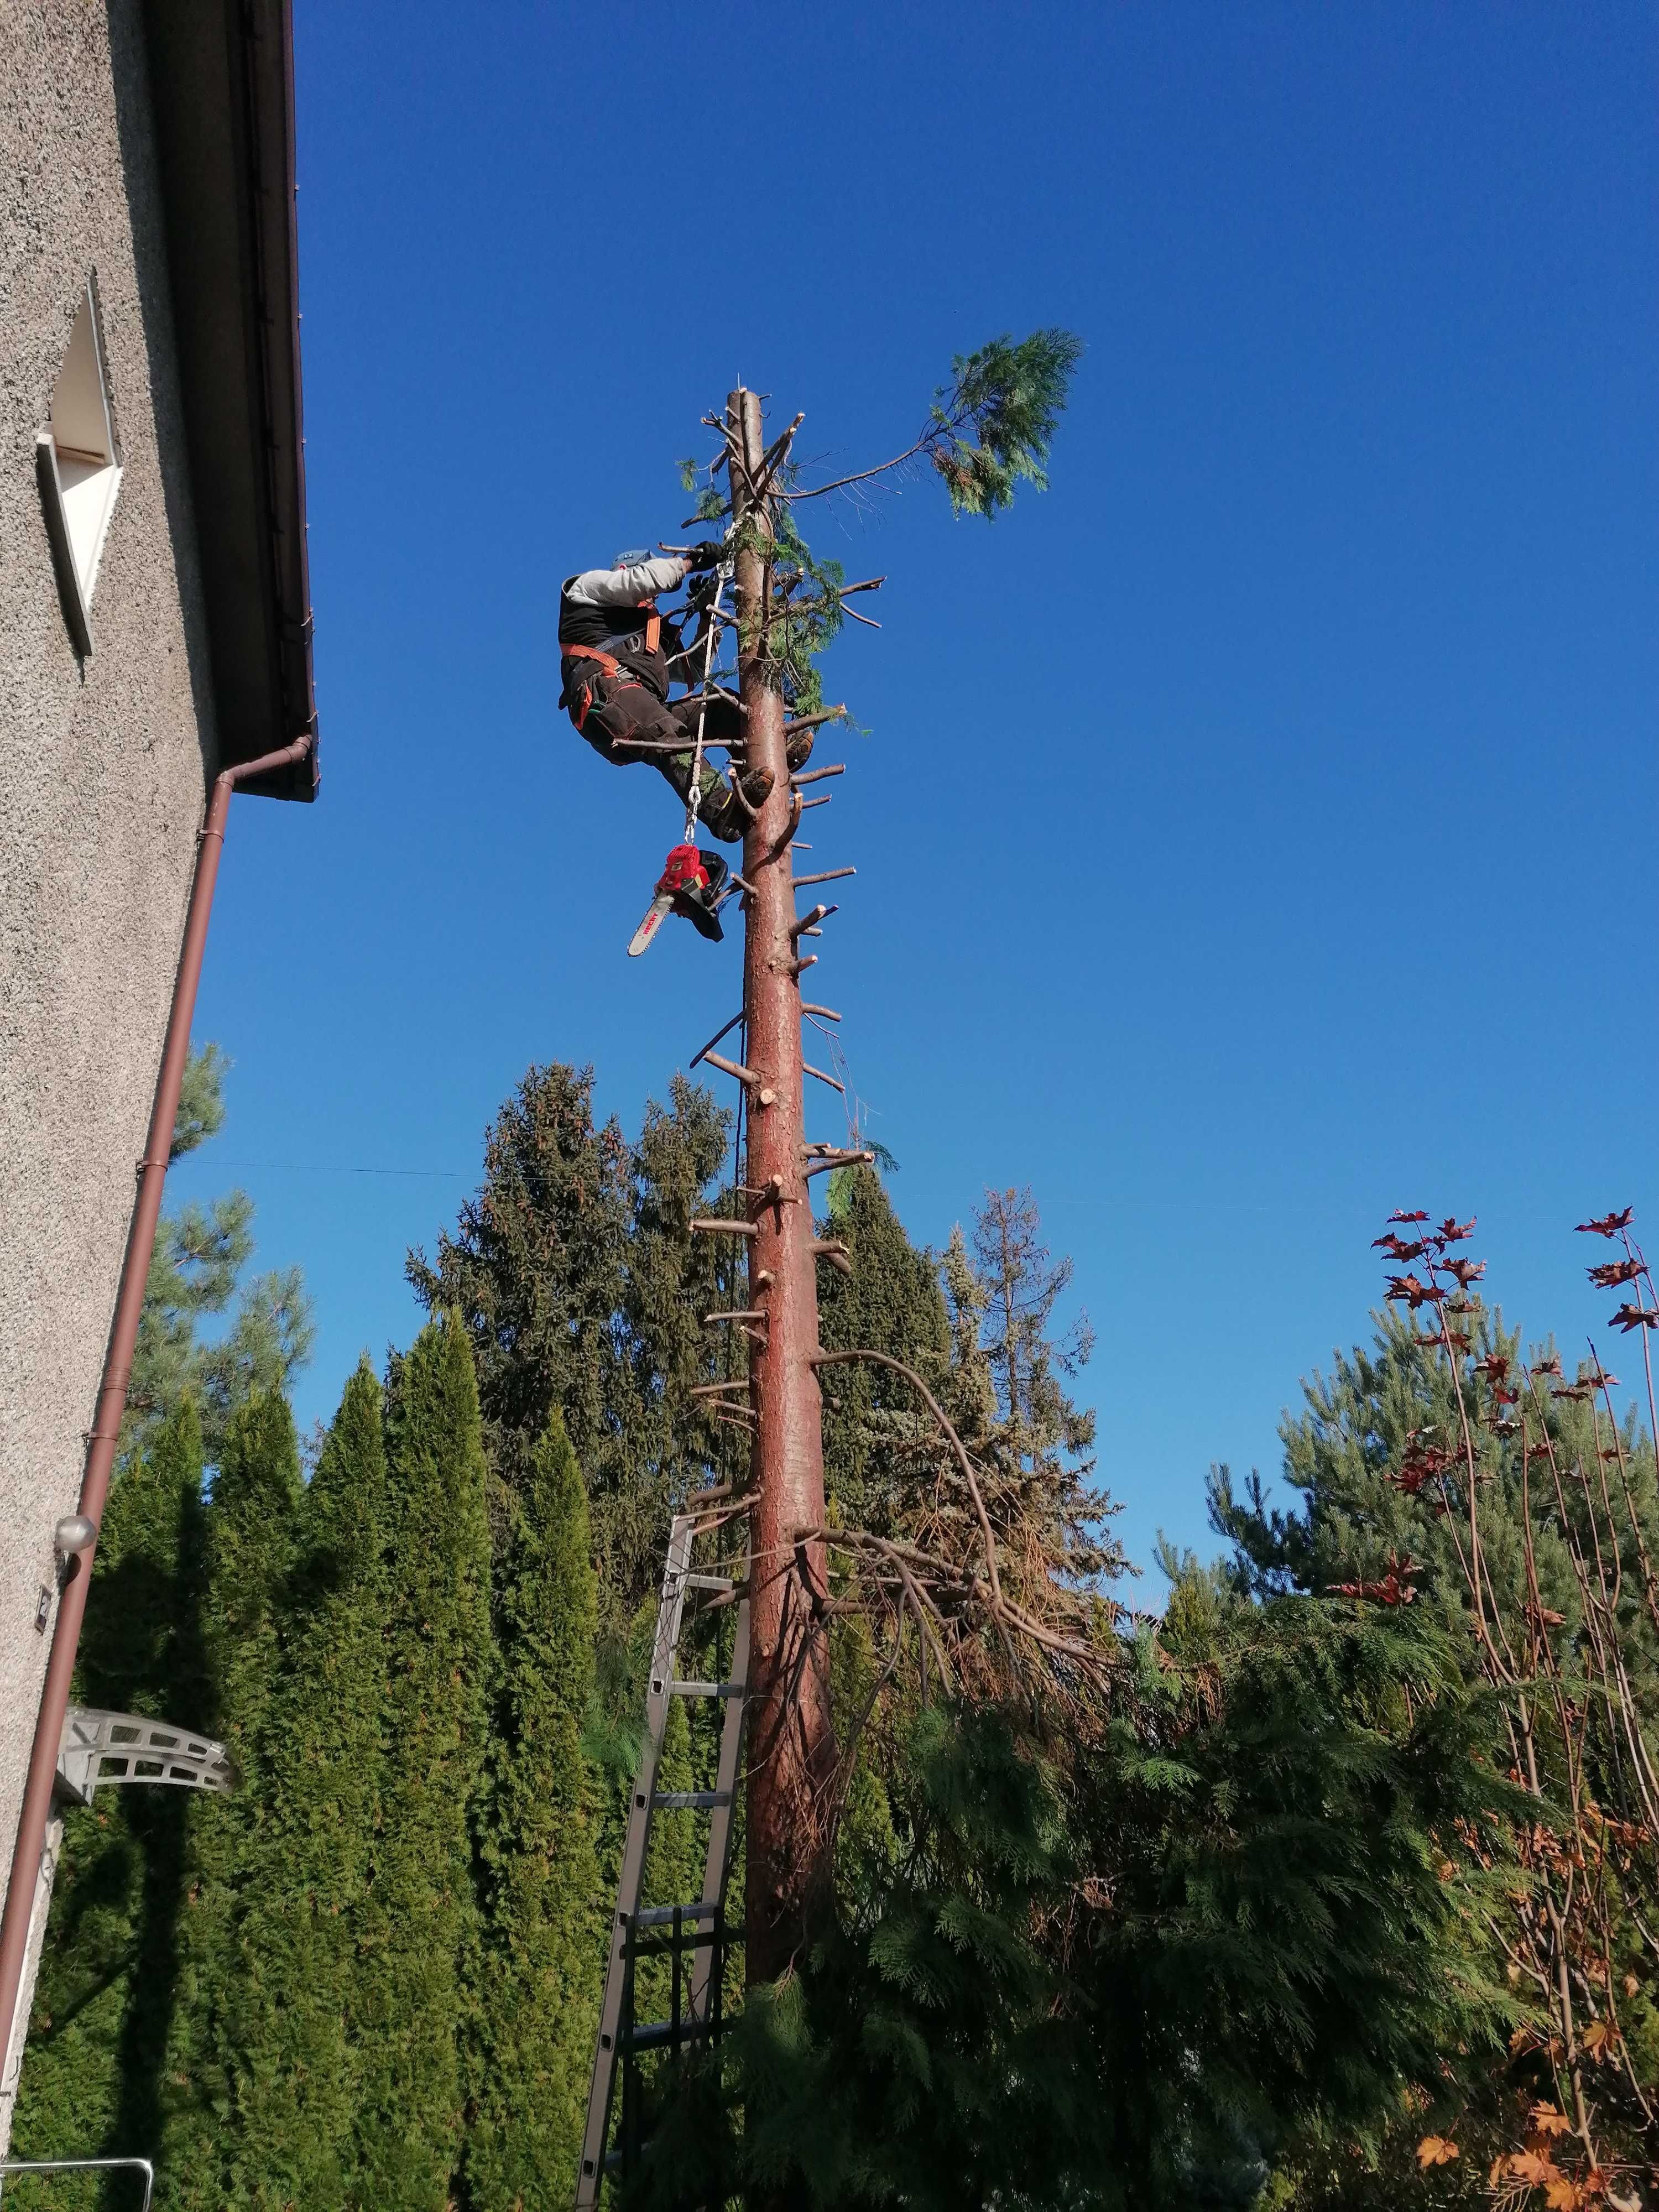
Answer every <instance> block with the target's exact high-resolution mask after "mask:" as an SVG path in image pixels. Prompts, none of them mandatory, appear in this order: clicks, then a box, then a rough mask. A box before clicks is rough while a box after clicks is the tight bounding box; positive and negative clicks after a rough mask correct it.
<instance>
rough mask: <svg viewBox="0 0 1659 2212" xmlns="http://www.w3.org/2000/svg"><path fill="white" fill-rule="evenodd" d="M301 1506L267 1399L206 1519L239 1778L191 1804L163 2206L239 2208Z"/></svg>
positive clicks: (206, 1627)
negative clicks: (252, 1976) (256, 1919)
mask: <svg viewBox="0 0 1659 2212" xmlns="http://www.w3.org/2000/svg"><path fill="white" fill-rule="evenodd" d="M300 1501H301V1481H300V1455H299V1447H298V1444H297V1442H296V1439H295V1433H294V1417H293V1415H292V1413H290V1412H289V1407H288V1401H286V1399H284V1398H283V1397H281V1396H280V1395H277V1394H276V1393H275V1392H256V1393H255V1394H254V1395H252V1397H250V1398H249V1399H248V1400H247V1401H246V1403H245V1404H244V1405H243V1406H242V1407H240V1409H239V1410H238V1411H237V1412H236V1413H234V1415H233V1416H232V1418H231V1421H230V1425H229V1427H228V1431H227V1433H226V1437H225V1442H224V1445H223V1449H222V1452H221V1455H220V1461H219V1467H218V1472H217V1474H216V1478H215V1480H214V1485H213V1491H212V1495H211V1498H210V1501H209V1504H208V1509H207V1513H206V1516H205V1527H206V1543H205V1553H204V1559H205V1583H204V1601H203V1650H204V1662H205V1667H206V1676H207V1683H206V1702H207V1705H208V1711H207V1712H206V1713H205V1714H204V1723H203V1724H204V1725H205V1726H206V1727H207V1728H208V1729H210V1730H211V1732H212V1733H213V1734H215V1735H218V1736H220V1737H222V1739H223V1741H224V1742H225V1743H226V1745H227V1747H228V1749H229V1752H230V1754H231V1757H232V1759H233V1760H234V1764H235V1767H236V1783H235V1787H234V1790H232V1791H231V1792H230V1794H229V1795H228V1796H222V1797H200V1798H197V1799H194V1800H192V1802H191V1806H190V1808H189V1810H190V1820H189V1832H188V1847H187V1850H186V1855H185V1859H186V1864H185V1906H184V1911H183V1915H182V1919H181V1923H180V1941H179V1978H178V2003H177V2011H176V2014H175V2017H174V2024H173V2035H172V2037H171V2039H170V2041H169V2045H168V2052H167V2075H168V2101H169V2103H170V2105H171V2106H172V2110H171V2112H170V2114H169V2117H168V2119H167V2124H166V2127H165V2130H164V2135H163V2160H162V2163H163V2166H164V2168H165V2173H164V2177H163V2178H161V2181H160V2186H161V2197H160V2200H159V2201H160V2202H161V2203H163V2204H164V2205H167V2206H168V2207H172V2206H178V2207H180V2208H185V2207H190V2208H192V2212H193V2208H196V2207H202V2208H207V2207H213V2208H220V2207H222V2206H223V2205H225V2204H226V2203H234V2202H236V2201H237V2198H236V2195H235V2191H236V2188H237V2186H238V2182H237V2158H238V2152H239V2149H240V2114H239V2105H238V2093H239V2085H238V2072H239V2061H238V2042H239V2033H238V2028H237V2019H238V2015H239V2013H240V2008H241V2006H242V2003H243V2002H244V2000H243V1997H242V1994H241V1978H242V1976H243V1975H244V1973H245V1972H246V1957H245V1954H244V1947H243V1933H244V1923H245V1920H246V1914H247V1912H248V1910H249V1909H250V1905H252V1907H253V1908H254V1909H257V1908H258V1905H259V1903H260V1901H261V1900H260V1899H259V1898H258V1893H257V1884H258V1879H259V1876H260V1875H261V1873H262V1871H263V1854H264V1845H265V1842H266V1838H267V1836H268V1833H269V1828H270V1813H271V1805H272V1799H273V1794H274V1792H273V1778H272V1771H271V1764H270V1725H269V1723H270V1713H271V1707H272V1700H273V1695H274V1687H275V1684H276V1680H277V1674H278V1668H279V1662H280V1650H281V1647H280V1621H281V1616H282V1608H283V1597H284V1593H285V1587H286V1583H287V1580H288V1576H289V1570H290V1567H291V1565H292V1562H293V1558H294V1547H295V1537H296V1534H297V1524H298V1519H299V1510H300Z"/></svg>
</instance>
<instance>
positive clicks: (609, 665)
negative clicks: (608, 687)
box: [559, 645, 622, 676]
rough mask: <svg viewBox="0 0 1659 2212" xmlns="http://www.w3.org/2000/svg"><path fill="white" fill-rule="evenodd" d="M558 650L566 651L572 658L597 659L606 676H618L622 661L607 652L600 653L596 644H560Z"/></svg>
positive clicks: (620, 672)
mask: <svg viewBox="0 0 1659 2212" xmlns="http://www.w3.org/2000/svg"><path fill="white" fill-rule="evenodd" d="M559 651H560V652H561V653H568V655H569V656H570V658H571V659H573V660H597V661H598V662H599V665H600V667H601V668H603V669H604V671H605V674H606V675H607V676H620V675H621V674H622V663H621V661H620V660H618V659H616V658H615V656H614V655H613V654H611V653H601V652H600V651H599V647H598V646H596V645H561V646H560V647H559Z"/></svg>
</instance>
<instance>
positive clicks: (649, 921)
mask: <svg viewBox="0 0 1659 2212" xmlns="http://www.w3.org/2000/svg"><path fill="white" fill-rule="evenodd" d="M673 905H674V896H673V893H672V892H671V891H659V892H658V894H657V896H656V897H655V898H653V900H652V902H651V903H650V905H649V906H648V907H647V908H646V910H645V916H644V919H643V920H642V921H641V923H640V926H639V927H638V928H637V929H636V930H635V932H634V935H633V938H632V940H631V941H630V943H629V947H628V957H629V959H630V960H636V959H638V957H639V956H640V954H641V952H648V951H650V950H651V947H652V945H653V942H654V940H655V939H656V934H657V932H658V931H659V929H660V928H661V927H662V923H663V916H664V915H665V914H669V913H671V911H672V909H673Z"/></svg>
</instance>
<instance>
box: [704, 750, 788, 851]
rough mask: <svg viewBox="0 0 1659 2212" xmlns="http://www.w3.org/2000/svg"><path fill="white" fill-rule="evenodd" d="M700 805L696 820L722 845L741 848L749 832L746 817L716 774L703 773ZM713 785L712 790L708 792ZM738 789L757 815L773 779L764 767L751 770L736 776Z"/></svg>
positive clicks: (711, 772) (710, 771) (710, 772)
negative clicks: (698, 819) (704, 777)
mask: <svg viewBox="0 0 1659 2212" xmlns="http://www.w3.org/2000/svg"><path fill="white" fill-rule="evenodd" d="M705 775H706V778H707V781H705V782H704V784H703V798H702V808H701V810H700V816H699V818H700V819H701V821H702V825H703V827H704V829H707V830H708V834H709V836H711V837H718V838H719V839H720V842H721V843H722V844H723V845H740V844H741V843H742V842H743V841H744V836H746V835H747V833H748V829H749V816H748V814H747V813H745V812H744V809H743V807H742V806H741V805H739V804H738V799H737V798H736V796H735V795H734V794H733V793H732V792H730V791H729V790H727V788H726V786H725V785H724V784H723V783H722V782H721V781H720V778H719V777H718V776H717V775H714V772H713V770H712V769H709V770H706V771H705ZM711 783H712V784H713V786H714V789H713V790H712V791H711V790H710V789H709V785H710V784H711ZM738 788H739V789H740V790H741V791H742V793H743V795H744V799H747V801H748V802H749V805H750V807H751V808H752V809H753V811H755V812H756V813H757V814H758V813H759V811H760V810H761V807H762V806H763V804H764V803H765V801H766V799H768V798H769V795H770V793H771V789H772V778H771V776H770V775H769V772H768V771H767V770H766V769H763V768H750V769H743V770H742V771H741V773H740V774H739V775H738Z"/></svg>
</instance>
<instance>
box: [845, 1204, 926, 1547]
mask: <svg viewBox="0 0 1659 2212" xmlns="http://www.w3.org/2000/svg"><path fill="white" fill-rule="evenodd" d="M829 1182H830V1186H831V1189H830V1206H829V1212H828V1214H827V1216H826V1218H825V1220H824V1222H823V1231H824V1233H825V1235H826V1236H829V1237H836V1238H839V1239H840V1240H841V1241H842V1243H844V1244H845V1245H846V1247H847V1253H848V1261H849V1263H850V1265H851V1267H852V1273H851V1274H850V1276H843V1275H841V1274H839V1273H831V1272H829V1270H827V1269H826V1270H825V1272H824V1273H823V1276H822V1277H821V1278H820V1280H819V1285H818V1337H819V1340H820V1342H821V1343H822V1344H823V1346H824V1348H825V1349H826V1350H827V1351H830V1352H841V1351H847V1350H851V1349H852V1348H854V1346H858V1347H863V1348H866V1349H868V1350H871V1351H874V1352H886V1353H887V1354H888V1355H889V1357H890V1358H894V1359H902V1361H903V1362H904V1363H905V1364H906V1365H907V1366H909V1367H914V1368H915V1370H916V1371H917V1372H918V1373H919V1374H920V1375H921V1376H922V1377H923V1378H924V1380H926V1381H927V1383H930V1384H936V1383H939V1382H940V1380H941V1379H942V1377H943V1375H944V1372H945V1369H946V1367H947V1366H948V1364H949V1355H950V1345H951V1333H950V1324H949V1321H948V1319H947V1316H946V1314H945V1301H944V1299H943V1297H941V1296H940V1294H939V1279H938V1274H937V1267H936V1261H935V1260H934V1257H933V1254H932V1253H930V1252H921V1251H918V1250H917V1249H916V1248H915V1245H914V1244H912V1243H911V1242H910V1239H909V1237H908V1236H907V1235H906V1234H905V1231H904V1228H903V1225H902V1223H901V1222H900V1220H899V1218H898V1216H897V1214H896V1212H894V1211H893V1206H892V1203H891V1201H890V1199H889V1198H888V1195H887V1193H886V1191H885V1189H884V1187H883V1185H882V1182H881V1179H880V1177H879V1176H878V1175H877V1174H876V1172H875V1170H874V1169H873V1168H869V1167H854V1168H851V1169H845V1170H837V1171H836V1174H835V1175H833V1176H831V1177H830V1178H829ZM824 1399H825V1403H824V1421H823V1475H824V1490H825V1494H826V1497H827V1498H829V1499H830V1500H832V1501H833V1507H832V1510H833V1511H834V1512H835V1513H836V1515H837V1516H839V1517H840V1518H841V1519H842V1520H843V1521H844V1522H852V1523H856V1524H857V1525H858V1526H860V1527H862V1528H871V1529H873V1530H875V1531H876V1532H877V1533H878V1534H890V1533H891V1532H892V1531H893V1529H894V1528H895V1527H896V1525H897V1519H898V1516H899V1515H900V1514H901V1512H902V1497H903V1492H904V1489H905V1486H906V1484H907V1481H908V1480H914V1461H915V1445H916V1443H917V1441H918V1439H919V1438H921V1437H924V1436H925V1437H927V1439H928V1440H929V1441H930V1442H931V1439H932V1437H933V1435H934V1433H935V1431H934V1429H933V1422H932V1419H931V1417H930V1416H929V1415H928V1413H927V1411H926V1409H925V1407H921V1405H920V1404H919V1402H918V1401H917V1398H916V1394H915V1389H913V1388H912V1387H911V1385H910V1384H909V1383H907V1382H906V1381H905V1380H904V1378H903V1377H902V1376H898V1375H895V1374H894V1373H893V1372H892V1370H891V1369H890V1368H881V1367H875V1366H848V1367H838V1368H836V1369H835V1370H833V1376H831V1377H827V1378H826V1382H825V1388H824Z"/></svg>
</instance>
